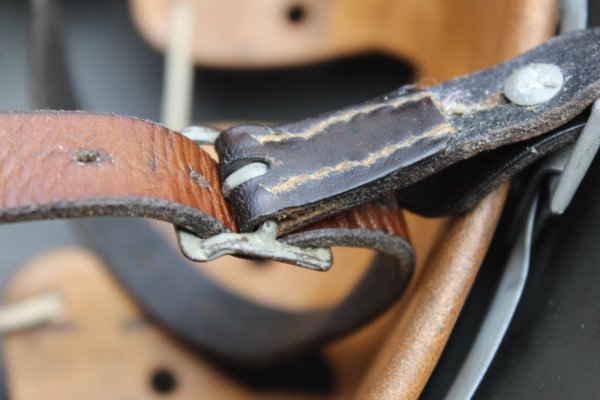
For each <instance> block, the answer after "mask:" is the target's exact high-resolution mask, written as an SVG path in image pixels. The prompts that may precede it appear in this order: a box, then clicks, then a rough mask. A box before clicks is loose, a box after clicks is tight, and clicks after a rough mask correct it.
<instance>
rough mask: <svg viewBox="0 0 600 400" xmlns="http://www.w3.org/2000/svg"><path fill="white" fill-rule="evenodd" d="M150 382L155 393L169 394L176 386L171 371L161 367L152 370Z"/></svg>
mask: <svg viewBox="0 0 600 400" xmlns="http://www.w3.org/2000/svg"><path fill="white" fill-rule="evenodd" d="M150 384H151V386H152V389H153V390H154V391H155V392H156V393H159V394H169V393H171V392H173V391H174V390H175V388H176V387H177V380H176V379H175V375H173V373H172V372H171V371H169V370H168V369H164V368H161V369H158V370H156V371H154V373H153V374H152V377H151V380H150Z"/></svg>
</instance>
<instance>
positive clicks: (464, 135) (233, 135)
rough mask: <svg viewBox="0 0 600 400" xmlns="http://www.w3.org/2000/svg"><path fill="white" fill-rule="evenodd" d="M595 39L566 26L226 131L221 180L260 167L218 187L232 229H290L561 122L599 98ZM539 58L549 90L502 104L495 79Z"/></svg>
mask: <svg viewBox="0 0 600 400" xmlns="http://www.w3.org/2000/svg"><path fill="white" fill-rule="evenodd" d="M598 43H600V29H592V30H588V31H579V32H574V33H572V34H569V35H564V36H560V37H557V38H554V39H552V40H550V41H549V42H547V43H546V44H543V45H542V46H540V47H537V48H535V49H534V50H532V51H530V52H528V53H525V54H523V55H521V56H519V57H517V58H515V59H513V60H511V61H508V62H506V63H503V64H500V65H498V66H496V67H494V68H491V69H488V70H485V71H482V72H479V73H476V74H472V75H468V76H465V77H461V78H457V79H454V80H451V81H448V82H444V83H442V84H440V85H437V86H434V87H431V88H428V89H418V88H415V87H410V86H409V87H403V88H400V89H399V90H397V91H395V92H392V93H389V94H387V95H385V96H381V97H379V98H376V99H374V100H372V101H368V102H366V103H364V104H360V105H356V106H353V107H349V108H347V109H344V110H339V111H335V112H332V113H328V114H323V115H320V116H316V117H313V118H307V119H305V120H302V121H298V122H292V123H286V124H283V125H278V126H262V125H241V126H237V127H233V128H230V129H228V130H227V131H225V132H223V133H222V134H221V135H220V136H219V139H218V140H217V143H216V147H217V150H218V152H219V155H220V159H221V162H222V168H221V174H222V179H226V178H227V177H228V176H229V175H230V174H232V173H233V172H235V171H237V170H238V169H239V168H241V167H242V166H244V165H246V164H249V163H255V162H262V163H264V164H266V165H267V171H266V173H265V174H264V175H261V176H258V177H255V178H254V179H251V180H248V181H247V182H245V183H243V184H241V185H239V186H237V187H235V188H234V189H233V190H232V191H231V193H229V194H228V200H229V203H230V205H231V207H232V209H233V211H234V214H235V217H236V218H237V221H238V224H239V227H240V230H242V231H244V230H252V229H253V228H254V227H255V226H257V225H258V224H260V223H261V222H263V221H265V220H267V219H270V220H272V219H276V220H278V221H279V223H280V225H279V226H280V230H281V231H282V232H288V231H293V230H295V229H297V228H298V227H299V226H302V225H305V224H308V223H310V222H313V221H314V220H316V219H319V218H323V217H324V216H326V215H331V214H336V213H339V211H340V210H341V209H346V208H350V207H353V206H355V205H357V204H362V203H366V202H369V201H370V200H372V199H374V198H378V197H381V196H382V195H384V194H387V193H391V192H395V191H397V190H400V189H403V188H406V187H409V186H410V185H412V184H415V183H416V182H419V181H421V180H423V179H425V178H427V177H429V176H433V175H435V174H437V173H439V172H440V171H442V170H444V169H446V168H448V167H450V166H452V165H455V164H457V163H459V162H461V161H464V160H468V159H470V158H473V157H475V156H478V155H481V154H484V153H488V152H491V151H493V150H496V149H499V148H501V147H502V146H505V145H508V144H511V143H517V142H522V141H525V140H528V139H532V138H535V137H539V136H541V135H544V134H547V133H549V132H551V131H552V130H554V129H557V128H561V127H564V125H565V124H566V123H567V122H569V121H570V120H572V119H573V118H575V117H576V116H578V115H580V114H581V113H582V112H584V110H585V109H586V108H588V107H589V106H590V104H591V103H592V102H593V101H594V100H595V99H597V98H598V97H600V69H599V68H597V65H598V64H600V49H599V46H598ZM539 63H543V64H552V65H554V68H558V69H559V70H560V71H561V73H562V75H563V83H562V84H558V83H555V84H554V85H555V87H558V88H559V90H558V93H557V94H556V95H555V96H554V97H552V98H550V99H549V100H548V99H547V101H544V102H541V103H540V104H536V105H534V106H522V105H518V104H515V103H513V102H511V101H509V100H508V99H507V97H506V96H505V94H504V85H505V83H507V81H508V80H509V78H510V77H511V76H512V74H513V73H515V72H516V71H518V70H519V69H520V68H522V67H523V66H526V65H530V64H539ZM530 79H532V80H535V79H536V78H535V77H533V78H530ZM532 84H538V85H539V84H540V83H538V82H532ZM551 84H553V83H551V82H550V83H548V85H551ZM524 148H525V147H524ZM547 148H549V147H547ZM514 172H515V170H513V171H512V173H514ZM439 203H443V198H442V199H439V201H438V204H437V205H436V206H437V208H438V209H443V208H444V207H443V204H439Z"/></svg>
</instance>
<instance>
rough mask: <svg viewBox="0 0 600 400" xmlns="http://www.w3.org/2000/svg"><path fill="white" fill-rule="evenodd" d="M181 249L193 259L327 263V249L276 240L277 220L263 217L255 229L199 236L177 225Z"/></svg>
mask: <svg viewBox="0 0 600 400" xmlns="http://www.w3.org/2000/svg"><path fill="white" fill-rule="evenodd" d="M177 240H178V241H179V246H180V247H181V251H182V252H183V253H184V254H185V255H186V256H187V257H188V258H190V259H192V260H195V261H210V260H214V259H216V258H219V257H221V256H225V255H236V256H245V257H260V258H269V259H271V260H276V261H282V262H286V263H289V264H293V265H297V266H299V267H304V268H308V269H312V270H315V271H327V270H328V269H329V268H330V267H331V263H332V257H331V250H330V249H326V248H300V247H296V246H291V245H288V244H285V243H282V242H279V241H277V223H276V222H275V221H267V222H265V223H263V224H262V225H261V226H260V227H259V228H258V229H257V230H256V232H251V233H229V232H226V233H221V234H218V235H216V236H212V237H210V238H208V239H201V238H199V237H198V236H196V235H194V234H193V233H190V232H187V231H184V230H181V229H177Z"/></svg>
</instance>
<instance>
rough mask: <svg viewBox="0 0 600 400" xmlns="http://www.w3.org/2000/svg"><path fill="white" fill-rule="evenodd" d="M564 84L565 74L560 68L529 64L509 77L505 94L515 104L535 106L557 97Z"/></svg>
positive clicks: (505, 85) (505, 86) (550, 65)
mask: <svg viewBox="0 0 600 400" xmlns="http://www.w3.org/2000/svg"><path fill="white" fill-rule="evenodd" d="M563 83H564V77H563V73H562V71H561V70H560V68H559V67H558V66H556V65H554V64H529V65H526V66H524V67H522V68H520V69H518V70H516V71H515V72H514V73H513V74H512V75H511V76H509V77H508V79H507V80H506V83H505V84H504V94H505V95H506V97H507V98H508V99H509V100H510V101H512V102H513V103H515V104H518V105H520V106H533V105H536V104H540V103H544V102H546V101H548V100H550V99H551V98H553V97H554V96H556V94H557V93H558V92H560V89H561V88H562V86H563Z"/></svg>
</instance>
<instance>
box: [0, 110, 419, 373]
mask: <svg viewBox="0 0 600 400" xmlns="http://www.w3.org/2000/svg"><path fill="white" fill-rule="evenodd" d="M0 142H1V143H3V145H2V146H1V147H0V174H1V176H2V179H0V221H2V222H18V221H25V220H32V219H43V218H70V217H88V216H106V215H113V216H114V215H118V216H135V217H148V218H155V219H160V220H164V221H167V222H170V223H173V224H174V225H177V226H180V227H183V228H185V229H187V230H189V231H192V232H194V233H195V234H196V235H198V236H200V237H202V238H207V237H209V236H212V235H215V234H218V233H220V232H225V231H233V232H235V231H236V226H235V223H234V222H233V218H232V217H231V212H230V210H229V207H228V206H227V203H226V202H225V201H224V199H223V196H222V194H221V184H220V181H219V177H218V170H217V165H216V164H215V163H214V161H213V160H212V159H211V158H210V156H209V155H208V154H207V153H205V152H204V151H203V150H202V149H201V148H200V147H199V146H197V145H196V144H195V143H193V142H192V141H190V140H188V139H187V138H185V137H183V136H181V135H179V134H178V133H176V132H173V131H170V130H168V129H166V128H164V127H161V126H159V125H157V124H154V123H151V122H147V121H142V120H138V119H134V118H127V117H120V116H114V115H102V114H88V113H81V112H47V111H43V112H29V113H0ZM82 225H83V227H84V228H85V230H86V231H87V232H92V233H93V235H88V236H90V238H89V241H90V243H91V244H92V246H93V247H94V248H95V249H97V250H98V251H99V253H100V254H102V256H103V258H104V259H105V260H106V261H107V263H108V264H109V266H110V268H111V270H112V271H113V273H114V274H115V275H116V276H117V277H118V278H119V280H120V281H121V282H122V283H123V284H124V285H125V286H126V287H127V289H128V290H129V291H130V293H131V294H132V295H133V296H134V297H135V298H136V300H137V301H138V302H139V303H140V304H141V305H142V307H143V308H144V309H145V311H146V312H147V313H148V314H149V315H150V316H151V317H153V318H154V319H155V320H157V321H158V322H160V323H162V324H164V325H166V326H167V327H168V328H169V329H170V330H171V331H173V332H175V333H176V334H177V335H178V336H180V337H181V338H183V339H185V340H186V341H188V342H189V343H191V344H193V345H195V346H198V347H200V348H202V349H204V350H206V351H207V352H208V353H209V354H212V355H214V356H216V357H219V358H224V359H226V360H229V361H234V362H238V363H245V364H268V363H273V362H279V361H281V360H283V359H285V358H288V357H293V356H294V355H297V354H299V353H301V352H305V351H308V350H314V349H315V348H316V347H318V346H321V345H323V344H324V343H325V342H327V341H329V340H332V339H334V338H336V337H338V336H340V335H342V334H344V333H347V332H349V331H351V330H353V329H355V328H356V327H358V326H360V325H361V324H364V323H366V322H368V321H370V320H371V319H372V318H373V317H374V316H376V315H378V314H380V313H381V312H382V311H383V310H385V309H386V308H387V307H388V306H389V305H391V304H392V303H393V302H394V300H396V299H397V298H398V296H399V295H400V294H401V293H402V291H403V289H404V287H405V286H406V284H407V282H408V279H409V277H410V275H411V273H412V268H413V264H414V254H413V250H412V247H411V246H410V244H409V243H408V240H407V230H406V224H405V222H404V218H403V215H402V211H401V210H400V209H399V208H398V207H397V205H396V204H395V201H391V200H388V201H385V202H383V201H380V202H377V203H371V204H367V205H363V206H360V207H357V208H355V209H351V210H349V211H347V212H345V213H342V214H340V215H338V216H336V217H333V218H329V219H327V220H324V221H322V222H319V223H316V224H314V225H312V226H309V227H306V228H304V229H302V230H300V231H296V232H293V233H290V234H288V235H286V236H284V237H282V238H281V240H283V241H285V242H287V243H290V244H296V245H300V246H305V247H306V246H311V247H318V246H336V245H339V246H356V247H368V248H372V249H375V250H377V251H379V252H381V253H382V255H380V256H379V257H378V258H377V259H378V261H377V262H376V264H377V265H376V266H375V267H373V268H370V270H369V272H368V273H367V274H366V275H365V277H364V278H363V279H362V280H361V282H360V283H359V284H358V285H357V287H356V288H355V289H354V292H353V293H352V294H351V295H350V296H349V297H348V298H346V299H345V300H344V301H343V302H342V303H341V304H339V305H338V306H336V307H334V308H332V309H331V310H321V311H316V312H307V313H292V312H284V311H281V310H276V309H272V308H268V307H264V306H259V305H256V304H252V303H250V302H248V301H246V300H243V299H242V298H240V297H237V296H235V295H233V294H231V293H229V292H227V291H225V290H223V289H221V288H219V287H218V286H216V285H215V284H214V283H212V282H211V281H210V280H208V279H206V278H204V277H203V276H202V274H201V273H200V272H198V271H196V270H194V269H192V268H190V267H189V266H188V265H185V263H184V261H183V260H182V259H181V257H180V256H177V255H176V254H175V252H174V250H173V249H171V248H170V247H169V246H168V245H167V244H166V243H163V240H162V238H161V237H160V236H158V235H157V234H156V233H154V232H153V231H152V230H151V229H149V228H148V226H147V225H145V224H143V223H140V222H139V221H131V220H124V219H95V220H86V221H83V222H82ZM148 263H150V264H152V268H149V267H148V265H145V264H148ZM216 304H218V307H219V308H222V309H223V310H230V312H232V313H235V315H233V316H232V315H226V314H224V313H215V314H213V313H199V312H198V307H200V306H201V305H216ZM240 326H243V327H244V329H243V330H240Z"/></svg>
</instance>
